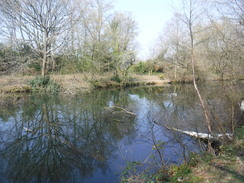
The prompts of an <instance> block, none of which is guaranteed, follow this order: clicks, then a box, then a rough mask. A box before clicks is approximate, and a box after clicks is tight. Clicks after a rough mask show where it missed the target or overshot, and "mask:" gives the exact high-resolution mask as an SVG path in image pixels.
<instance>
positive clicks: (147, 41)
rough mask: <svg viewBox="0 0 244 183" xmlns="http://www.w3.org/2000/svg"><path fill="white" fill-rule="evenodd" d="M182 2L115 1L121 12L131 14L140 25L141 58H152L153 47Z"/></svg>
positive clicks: (165, 0)
mask: <svg viewBox="0 0 244 183" xmlns="http://www.w3.org/2000/svg"><path fill="white" fill-rule="evenodd" d="M180 1H181V0H115V8H116V9H117V10H119V11H128V12H131V13H132V15H133V17H134V18H135V20H136V22H137V23H138V32H139V35H138V43H139V47H138V54H139V58H141V59H146V58H147V57H148V56H150V49H151V48H152V47H153V45H154V43H155V41H156V39H157V37H158V36H159V34H160V32H162V30H163V27H164V25H165V23H166V22H167V21H168V20H169V19H170V18H171V16H172V14H173V11H174V7H177V6H178V5H179V2H180Z"/></svg>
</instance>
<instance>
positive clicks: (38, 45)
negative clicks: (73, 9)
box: [0, 0, 69, 77]
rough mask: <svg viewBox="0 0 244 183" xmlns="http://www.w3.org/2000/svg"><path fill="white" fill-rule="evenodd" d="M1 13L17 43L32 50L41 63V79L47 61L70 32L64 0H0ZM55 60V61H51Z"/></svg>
mask: <svg viewBox="0 0 244 183" xmlns="http://www.w3.org/2000/svg"><path fill="white" fill-rule="evenodd" d="M0 7H1V9H0V11H1V13H2V18H3V19H4V23H5V26H6V27H7V28H9V25H8V24H9V22H11V23H12V25H11V26H13V28H14V30H15V31H16V41H18V42H24V43H25V44H28V45H29V46H30V47H31V48H32V49H34V50H35V51H36V52H37V53H38V55H39V57H40V58H41V60H42V64H41V65H42V77H45V76H46V74H47V71H48V68H47V67H48V62H49V61H50V60H52V59H51V58H52V56H53V54H54V53H55V51H57V50H58V49H60V48H61V47H62V45H63V44H64V42H63V40H64V39H65V35H66V33H67V31H68V30H69V24H68V22H69V19H68V14H69V11H68V7H69V6H68V1H67V0H22V1H19V0H2V1H1V2H0ZM52 61H54V60H52Z"/></svg>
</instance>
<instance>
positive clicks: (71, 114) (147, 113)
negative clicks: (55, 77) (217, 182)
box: [0, 81, 244, 183]
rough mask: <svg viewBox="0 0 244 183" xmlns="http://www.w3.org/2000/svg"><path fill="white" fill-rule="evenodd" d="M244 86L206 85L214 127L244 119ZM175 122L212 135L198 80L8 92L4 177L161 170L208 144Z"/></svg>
mask: <svg viewBox="0 0 244 183" xmlns="http://www.w3.org/2000/svg"><path fill="white" fill-rule="evenodd" d="M243 89H244V83H243V81H241V82H237V83H236V82H225V83H220V82H211V83H208V84H203V85H201V86H200V91H201V93H202V95H203V98H204V99H205V101H206V103H207V104H208V109H209V111H211V113H210V117H211V121H212V130H213V132H214V133H216V134H219V133H223V132H228V133H233V132H234V130H235V128H236V126H238V125H241V124H243V115H242V113H241V111H240V106H239V104H240V102H241V98H242V97H243V96H244V90H243ZM169 128H177V129H180V130H187V131H194V132H199V133H200V132H201V133H207V127H206V124H205V119H204V115H203V111H202V108H201V105H200V103H199V100H198V97H197V95H196V92H195V90H194V87H193V86H192V85H190V84H186V85H169V86H164V87H138V88H128V89H124V90H101V91H95V92H92V93H90V94H77V95H75V96H74V95H61V94H59V95H58V94H53V95H52V94H46V95H44V94H43V95H37V94H31V95H24V96H23V95H21V96H13V97H11V98H9V97H5V99H2V101H1V106H0V167H1V169H0V182H3V183H9V182H10V183H22V182H23V183H26V182H33V183H34V182H44V183H45V182H47V183H49V182H50V183H55V182H64V183H71V182H72V183H73V182H76V183H77V182H84V183H87V182H89V183H95V182H99V183H101V182H119V180H120V179H121V178H123V177H122V175H124V174H123V173H125V170H126V168H128V165H132V164H135V165H139V169H140V170H141V169H143V170H145V169H149V170H150V171H152V172H153V171H154V170H156V169H158V168H159V167H160V166H161V165H170V164H179V163H181V162H184V161H187V158H188V157H189V154H190V153H191V152H197V153H200V152H201V151H202V150H204V149H205V148H206V145H204V144H203V143H199V141H198V140H196V139H193V138H191V137H189V136H187V135H183V134H181V133H180V132H176V131H173V130H169ZM131 163H132V164H131ZM137 167H138V166H137ZM140 170H138V171H140Z"/></svg>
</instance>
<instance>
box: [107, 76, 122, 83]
mask: <svg viewBox="0 0 244 183" xmlns="http://www.w3.org/2000/svg"><path fill="white" fill-rule="evenodd" d="M110 80H111V81H114V82H116V83H120V82H121V81H122V80H121V79H120V77H119V75H114V76H112V77H111V78H110Z"/></svg>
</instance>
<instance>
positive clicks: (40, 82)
mask: <svg viewBox="0 0 244 183" xmlns="http://www.w3.org/2000/svg"><path fill="white" fill-rule="evenodd" d="M28 84H29V85H30V86H31V88H32V90H34V91H44V92H58V91H59V90H60V86H59V84H57V83H56V82H55V81H53V80H51V79H50V76H46V77H44V78H43V77H36V78H34V79H32V80H30V81H29V82H28Z"/></svg>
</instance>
